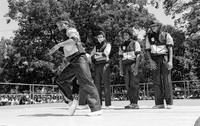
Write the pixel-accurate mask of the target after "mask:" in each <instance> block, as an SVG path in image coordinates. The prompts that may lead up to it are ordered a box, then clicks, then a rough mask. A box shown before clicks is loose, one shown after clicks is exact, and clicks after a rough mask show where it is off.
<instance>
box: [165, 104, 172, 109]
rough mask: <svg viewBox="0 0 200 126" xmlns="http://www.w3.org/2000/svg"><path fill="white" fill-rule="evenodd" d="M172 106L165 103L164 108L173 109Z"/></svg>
mask: <svg viewBox="0 0 200 126" xmlns="http://www.w3.org/2000/svg"><path fill="white" fill-rule="evenodd" d="M173 108H174V106H173V105H166V109H173Z"/></svg>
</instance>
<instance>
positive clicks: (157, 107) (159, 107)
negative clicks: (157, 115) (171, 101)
mask: <svg viewBox="0 0 200 126" xmlns="http://www.w3.org/2000/svg"><path fill="white" fill-rule="evenodd" d="M152 108H153V109H163V108H165V106H164V105H155V106H153V107H152Z"/></svg>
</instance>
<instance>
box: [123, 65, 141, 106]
mask: <svg viewBox="0 0 200 126" xmlns="http://www.w3.org/2000/svg"><path fill="white" fill-rule="evenodd" d="M132 65H134V64H132ZM123 67H124V80H125V84H126V89H127V96H128V99H129V100H130V102H131V103H133V104H137V103H138V99H139V76H138V75H136V76H135V75H134V74H133V70H132V68H131V65H124V66H123Z"/></svg>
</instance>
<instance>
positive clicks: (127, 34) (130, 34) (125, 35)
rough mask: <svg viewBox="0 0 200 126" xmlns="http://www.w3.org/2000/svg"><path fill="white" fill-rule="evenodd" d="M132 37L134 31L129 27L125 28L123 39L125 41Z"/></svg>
mask: <svg viewBox="0 0 200 126" xmlns="http://www.w3.org/2000/svg"><path fill="white" fill-rule="evenodd" d="M132 37H133V33H132V32H131V31H130V30H129V29H125V30H124V31H122V39H124V40H125V41H128V40H129V39H131V38H132Z"/></svg>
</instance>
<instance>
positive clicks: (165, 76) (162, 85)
mask: <svg viewBox="0 0 200 126" xmlns="http://www.w3.org/2000/svg"><path fill="white" fill-rule="evenodd" d="M152 59H153V60H154V61H155V62H156V65H157V69H156V70H153V71H152V76H153V83H154V91H155V104H156V105H162V104H164V100H166V104H168V105H172V104H173V92H172V80H171V71H170V70H168V68H167V61H168V60H167V58H166V57H164V56H156V57H153V58H152Z"/></svg>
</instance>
